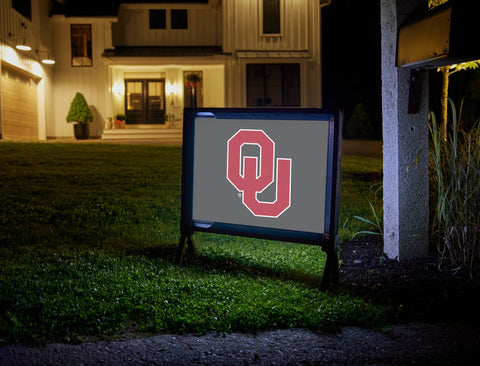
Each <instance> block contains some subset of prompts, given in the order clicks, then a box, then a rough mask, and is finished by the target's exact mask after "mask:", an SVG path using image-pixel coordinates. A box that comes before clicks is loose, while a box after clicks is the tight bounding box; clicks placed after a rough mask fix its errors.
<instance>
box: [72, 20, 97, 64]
mask: <svg viewBox="0 0 480 366" xmlns="http://www.w3.org/2000/svg"><path fill="white" fill-rule="evenodd" d="M71 35H72V66H80V67H81V66H92V65H93V62H92V25H91V24H72V26H71Z"/></svg>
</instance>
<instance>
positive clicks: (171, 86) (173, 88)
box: [166, 83, 178, 95]
mask: <svg viewBox="0 0 480 366" xmlns="http://www.w3.org/2000/svg"><path fill="white" fill-rule="evenodd" d="M166 89H167V90H166V91H167V95H171V94H173V95H177V93H178V86H177V83H168V84H167V85H166Z"/></svg>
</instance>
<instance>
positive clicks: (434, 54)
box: [397, 0, 480, 69]
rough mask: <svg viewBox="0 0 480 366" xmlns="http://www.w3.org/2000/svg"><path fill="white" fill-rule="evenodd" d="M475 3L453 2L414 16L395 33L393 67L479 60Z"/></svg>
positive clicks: (459, 0)
mask: <svg viewBox="0 0 480 366" xmlns="http://www.w3.org/2000/svg"><path fill="white" fill-rule="evenodd" d="M476 5H478V4H477V1H472V0H457V1H450V2H448V3H446V4H445V5H442V6H438V7H436V8H434V9H432V10H430V11H428V12H427V13H424V14H421V15H420V16H419V15H418V14H414V15H413V16H411V17H410V18H409V19H407V21H406V22H405V23H404V24H402V25H401V27H400V30H399V31H398V42H397V66H400V67H409V68H418V69H419V68H426V69H428V68H436V67H441V66H446V65H453V64H458V63H462V62H467V61H473V60H477V59H480V44H479V43H478V42H473V40H476V34H477V33H478V25H477V24H478V13H477V12H476V11H475V9H476Z"/></svg>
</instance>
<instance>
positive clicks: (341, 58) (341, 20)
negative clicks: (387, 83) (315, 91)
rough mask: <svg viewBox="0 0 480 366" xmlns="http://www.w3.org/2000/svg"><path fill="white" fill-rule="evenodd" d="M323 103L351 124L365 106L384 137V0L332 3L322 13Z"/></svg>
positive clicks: (377, 130) (376, 129)
mask: <svg viewBox="0 0 480 366" xmlns="http://www.w3.org/2000/svg"><path fill="white" fill-rule="evenodd" d="M322 24H323V26H322V32H323V45H322V46H323V48H322V52H323V104H324V107H326V108H332V109H338V108H341V109H343V110H344V112H345V122H348V119H349V117H350V116H351V113H352V110H353V107H354V106H355V105H356V104H358V103H363V104H364V106H365V108H366V109H367V112H368V114H369V115H370V117H371V119H372V123H373V124H374V127H375V137H376V138H381V73H380V1H379V0H367V1H359V0H332V4H331V5H329V6H327V7H325V8H324V9H323V11H322Z"/></svg>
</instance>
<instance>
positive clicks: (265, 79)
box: [247, 64, 301, 107]
mask: <svg viewBox="0 0 480 366" xmlns="http://www.w3.org/2000/svg"><path fill="white" fill-rule="evenodd" d="M300 101H301V100H300V64H249V65H247V106H248V107H262V106H265V107H280V106H283V107H294V106H296V107H299V106H300Z"/></svg>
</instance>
